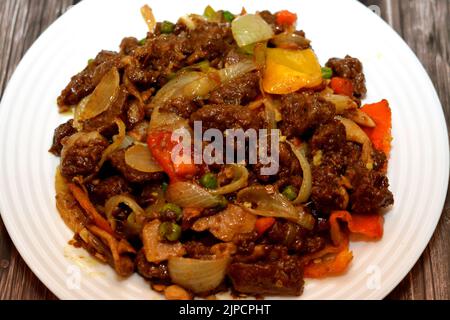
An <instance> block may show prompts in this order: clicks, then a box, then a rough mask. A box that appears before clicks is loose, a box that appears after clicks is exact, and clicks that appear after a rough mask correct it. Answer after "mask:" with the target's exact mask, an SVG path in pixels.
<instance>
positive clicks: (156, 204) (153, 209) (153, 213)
mask: <svg viewBox="0 0 450 320" xmlns="http://www.w3.org/2000/svg"><path fill="white" fill-rule="evenodd" d="M148 188H150V193H151V194H152V196H153V199H154V201H153V203H152V204H151V205H149V206H148V207H147V208H145V216H146V217H149V218H152V217H157V215H158V213H159V212H160V211H161V209H162V207H163V206H164V205H165V204H166V199H165V197H164V191H163V190H162V188H161V186H158V185H153V186H150V187H148Z"/></svg>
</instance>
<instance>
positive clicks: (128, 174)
mask: <svg viewBox="0 0 450 320" xmlns="http://www.w3.org/2000/svg"><path fill="white" fill-rule="evenodd" d="M109 159H110V161H111V164H112V166H113V167H114V168H116V169H117V170H119V171H120V172H121V173H122V175H123V176H124V178H125V179H126V180H127V181H129V182H134V183H142V182H146V181H159V180H161V179H162V178H163V176H164V175H163V173H161V172H154V173H149V172H142V171H138V170H136V169H133V168H131V167H130V166H129V165H127V164H126V162H125V150H123V149H122V150H119V151H116V152H114V153H113V154H111V155H110V157H109Z"/></svg>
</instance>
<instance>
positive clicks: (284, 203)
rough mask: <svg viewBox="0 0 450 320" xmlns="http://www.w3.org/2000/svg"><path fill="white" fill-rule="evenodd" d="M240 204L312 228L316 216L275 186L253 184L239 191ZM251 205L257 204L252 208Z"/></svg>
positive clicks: (251, 209)
mask: <svg viewBox="0 0 450 320" xmlns="http://www.w3.org/2000/svg"><path fill="white" fill-rule="evenodd" d="M237 201H238V202H239V203H240V206H241V207H242V208H243V209H244V210H246V211H248V212H250V213H252V214H255V215H260V216H266V217H277V218H284V219H286V220H289V221H292V222H294V223H297V224H299V225H301V226H302V227H304V228H306V229H309V230H311V229H312V228H313V227H314V222H315V221H314V217H313V216H312V215H310V214H309V213H307V212H305V210H304V208H303V207H302V206H299V207H294V205H293V204H292V203H291V202H290V201H289V200H287V199H286V198H285V197H284V196H282V195H281V194H280V193H278V192H277V191H276V190H275V188H274V187H273V186H251V187H248V188H245V189H243V190H241V191H239V192H238V194H237ZM251 206H256V207H255V208H252V207H251Z"/></svg>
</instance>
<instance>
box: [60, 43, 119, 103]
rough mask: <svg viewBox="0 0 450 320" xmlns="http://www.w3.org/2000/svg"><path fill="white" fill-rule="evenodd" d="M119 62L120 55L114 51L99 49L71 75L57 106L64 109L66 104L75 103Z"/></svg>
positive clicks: (88, 92) (90, 90)
mask: <svg viewBox="0 0 450 320" xmlns="http://www.w3.org/2000/svg"><path fill="white" fill-rule="evenodd" d="M119 64H120V56H119V55H118V54H117V53H115V52H110V51H101V52H100V53H99V54H98V55H97V57H96V58H95V60H94V61H92V62H91V63H89V64H88V65H87V67H86V68H85V69H84V70H83V71H81V72H80V73H78V74H77V75H75V76H73V77H72V79H71V80H70V82H69V84H68V85H67V87H66V88H65V89H64V90H63V91H62V92H61V95H60V96H59V97H58V106H59V107H60V108H61V109H62V110H64V108H65V107H66V106H71V105H75V104H77V103H78V102H80V101H81V99H83V98H84V97H86V96H87V95H89V94H90V93H91V92H92V91H94V89H95V87H96V86H97V84H98V83H99V82H100V80H101V79H102V78H103V76H104V75H105V74H106V73H107V72H108V71H109V70H110V69H111V68H112V67H113V66H118V65H119Z"/></svg>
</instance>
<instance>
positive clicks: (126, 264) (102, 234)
mask: <svg viewBox="0 0 450 320" xmlns="http://www.w3.org/2000/svg"><path fill="white" fill-rule="evenodd" d="M88 229H89V231H91V232H92V233H93V234H94V235H95V236H97V237H99V238H101V239H102V240H103V242H104V243H105V244H107V245H108V248H109V250H110V251H111V255H112V260H113V261H112V264H113V267H114V269H115V270H116V272H117V273H118V274H119V275H120V276H122V277H127V276H129V275H131V274H132V273H133V271H134V264H133V261H132V260H131V258H130V257H129V256H128V255H126V254H128V253H133V254H134V253H136V251H135V250H134V248H133V247H132V246H131V245H130V244H129V243H128V242H127V240H125V239H120V241H119V240H117V239H116V238H115V237H114V236H112V235H111V234H109V233H108V232H106V231H105V230H103V229H101V228H99V227H97V226H89V227H88ZM123 254H125V255H123Z"/></svg>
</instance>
